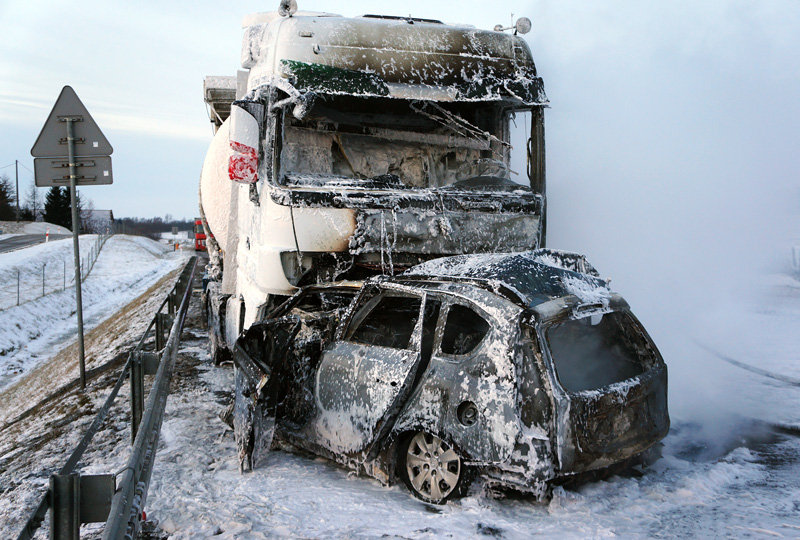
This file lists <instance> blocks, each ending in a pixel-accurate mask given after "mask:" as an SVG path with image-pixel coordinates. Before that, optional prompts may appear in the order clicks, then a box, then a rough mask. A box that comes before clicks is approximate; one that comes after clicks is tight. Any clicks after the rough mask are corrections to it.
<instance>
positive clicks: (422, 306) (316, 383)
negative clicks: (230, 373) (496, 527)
mask: <svg viewBox="0 0 800 540" xmlns="http://www.w3.org/2000/svg"><path fill="white" fill-rule="evenodd" d="M234 362H235V367H236V398H235V414H234V427H235V429H234V431H235V434H236V439H237V443H238V448H239V452H240V463H241V465H242V468H243V469H249V468H251V467H255V466H258V465H259V464H260V463H261V462H262V461H263V459H264V458H265V456H266V455H267V451H268V450H269V449H270V447H271V445H272V444H273V443H279V442H282V443H288V444H289V445H291V446H292V447H295V448H300V449H303V450H305V451H310V452H312V453H314V454H317V455H321V456H324V457H327V458H330V459H332V460H334V461H336V462H339V463H341V464H344V465H346V466H348V467H350V468H352V469H354V470H356V471H358V472H359V473H362V474H366V475H369V476H372V477H375V478H377V479H379V480H380V481H381V482H383V483H386V484H390V483H392V482H394V481H396V480H398V479H399V480H402V481H403V482H405V484H406V485H407V486H408V488H409V490H410V491H411V492H412V493H413V494H414V495H415V496H416V497H418V498H420V499H422V500H424V501H428V502H432V503H442V502H444V501H446V500H447V499H448V498H451V497H455V496H458V495H459V494H462V493H464V490H465V489H466V488H467V486H468V484H469V482H470V480H472V479H473V478H475V476H476V475H477V476H481V477H483V478H484V479H485V481H486V482H487V485H488V486H490V487H491V486H497V487H502V488H512V489H513V490H516V491H522V492H527V493H531V494H533V495H535V496H537V497H540V498H543V497H546V496H547V495H548V493H549V487H550V486H551V485H552V484H553V483H554V482H557V481H559V480H560V479H564V478H569V477H572V476H574V475H577V474H580V473H584V472H587V471H593V470H597V469H603V468H606V467H609V466H611V465H614V464H618V463H621V462H625V461H626V460H629V459H631V458H633V457H634V456H637V455H638V454H640V453H642V452H644V451H645V450H646V449H648V448H649V447H651V446H652V445H654V444H655V443H657V442H658V441H659V440H660V439H662V438H663V437H664V436H665V435H666V433H667V431H668V429H669V416H668V413H667V368H666V366H665V364H664V362H663V360H662V358H661V355H660V353H659V352H658V349H657V348H656V346H655V345H654V344H653V342H652V340H651V339H650V337H649V336H648V334H647V332H646V331H645V329H644V328H643V327H642V325H641V324H640V323H639V321H638V320H637V319H636V317H634V315H633V314H632V313H631V311H630V308H629V306H628V304H627V303H626V302H625V300H624V299H623V298H622V297H621V296H619V295H618V294H616V293H613V292H611V291H610V290H609V288H608V284H607V282H605V281H603V280H602V279H600V278H599V277H598V274H597V272H596V271H595V270H594V268H592V267H591V265H589V264H588V263H587V262H586V260H585V259H584V258H583V257H581V256H578V255H573V254H568V253H563V252H556V251H551V250H545V249H540V250H536V251H531V252H525V253H513V254H489V255H487V254H484V255H458V256H453V257H446V258H442V259H436V260H432V261H428V262H425V263H422V264H420V265H418V266H415V267H413V268H411V269H410V270H408V271H406V272H405V273H404V274H402V275H399V276H395V277H386V276H381V277H375V278H370V279H368V280H366V281H364V282H340V283H333V284H326V285H314V286H308V287H305V288H303V289H302V290H300V291H299V292H298V293H297V294H295V295H294V296H293V297H291V298H290V299H289V300H287V301H286V302H285V303H284V304H282V305H280V306H279V307H277V308H276V309H275V310H274V311H273V312H272V313H270V314H269V315H268V316H266V317H264V318H263V320H261V321H259V322H257V323H255V324H254V325H253V326H252V327H251V328H250V329H249V330H248V331H247V332H246V333H245V334H244V335H243V336H241V337H240V339H239V340H238V342H237V344H236V348H235V353H234ZM273 436H274V438H273Z"/></svg>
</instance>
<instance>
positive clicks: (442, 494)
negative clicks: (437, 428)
mask: <svg viewBox="0 0 800 540" xmlns="http://www.w3.org/2000/svg"><path fill="white" fill-rule="evenodd" d="M399 458H400V459H399V463H398V464H399V468H400V470H399V471H398V472H399V473H400V476H401V478H402V479H403V481H404V482H405V483H406V485H407V486H408V489H409V490H410V491H411V493H412V494H413V495H414V496H415V497H417V498H418V499H422V500H423V501H425V502H429V503H433V504H444V503H445V502H446V501H447V500H448V499H450V498H454V497H459V496H461V495H462V494H463V493H464V492H465V491H466V488H467V487H468V485H467V484H468V481H467V477H468V474H467V471H466V468H465V466H464V464H463V463H462V461H461V457H460V456H459V455H458V453H457V452H456V451H455V449H454V448H453V447H452V446H450V445H448V444H447V443H446V442H444V441H443V440H442V439H440V438H439V437H437V436H436V435H431V434H430V433H426V432H424V431H419V432H417V433H415V434H413V435H412V436H411V437H409V438H408V439H407V441H406V442H405V444H403V445H401V447H400V456H399Z"/></svg>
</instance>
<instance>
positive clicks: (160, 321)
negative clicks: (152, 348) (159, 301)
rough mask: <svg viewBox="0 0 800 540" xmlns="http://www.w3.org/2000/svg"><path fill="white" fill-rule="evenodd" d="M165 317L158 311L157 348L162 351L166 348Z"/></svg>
mask: <svg viewBox="0 0 800 540" xmlns="http://www.w3.org/2000/svg"><path fill="white" fill-rule="evenodd" d="M163 321H164V319H163V317H162V314H161V313H156V350H157V351H160V350H161V349H163V348H164V328H163Z"/></svg>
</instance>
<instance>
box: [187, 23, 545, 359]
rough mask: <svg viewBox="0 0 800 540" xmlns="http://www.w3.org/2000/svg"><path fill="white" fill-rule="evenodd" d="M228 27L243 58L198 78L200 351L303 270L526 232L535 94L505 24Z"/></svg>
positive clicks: (533, 174)
mask: <svg viewBox="0 0 800 540" xmlns="http://www.w3.org/2000/svg"><path fill="white" fill-rule="evenodd" d="M284 15H286V13H284ZM244 27H245V33H244V34H245V35H244V40H243V45H242V66H243V68H245V70H246V71H242V72H240V74H239V77H238V79H237V78H234V77H227V78H225V77H208V78H207V79H206V81H205V98H206V103H207V104H208V106H209V108H210V116H211V119H212V121H213V122H214V124H215V126H216V127H217V128H218V130H217V132H216V135H215V137H214V141H213V142H212V144H211V147H210V148H209V151H208V153H207V156H206V161H205V163H204V166H203V172H202V177H201V182H200V188H201V212H202V215H203V222H204V226H206V227H207V228H208V229H209V232H210V233H213V235H214V240H213V241H211V240H210V241H209V242H208V250H209V255H210V258H211V265H212V271H211V272H210V274H211V276H212V278H213V279H212V282H211V283H210V286H209V305H210V306H212V309H210V328H211V332H212V341H213V343H214V344H215V346H214V348H215V352H216V351H221V350H225V349H230V348H231V347H232V345H233V343H234V342H235V340H236V338H237V337H238V335H239V334H240V333H241V332H242V331H244V330H246V329H247V328H248V327H249V326H250V325H251V324H252V322H253V321H255V320H257V319H259V318H261V317H262V316H263V314H264V313H265V312H267V311H269V310H270V309H271V308H272V307H274V306H275V304H276V302H277V301H279V300H280V299H281V298H283V297H285V296H288V295H291V294H293V292H294V291H295V290H296V288H297V287H300V286H303V285H306V284H310V283H325V282H330V281H334V280H342V279H362V278H364V277H368V276H370V275H375V274H389V275H391V274H395V273H398V272H400V271H402V270H403V269H405V268H408V267H410V266H413V265H415V264H418V263H420V262H422V261H425V260H429V259H432V258H436V257H442V256H448V255H456V254H466V253H490V252H512V251H525V250H530V249H535V248H538V247H543V246H544V241H545V171H544V120H543V118H544V116H543V110H544V107H545V106H546V104H547V100H546V97H545V94H544V90H543V85H542V80H541V78H539V77H538V76H537V73H536V67H535V65H534V62H533V59H532V56H531V52H530V49H529V48H528V45H527V44H526V43H525V41H524V40H523V39H522V38H521V37H520V36H516V35H510V34H505V33H503V32H498V31H487V30H479V29H476V28H474V27H469V26H463V25H462V26H451V25H445V24H443V23H441V22H439V21H431V20H422V19H412V18H398V17H385V16H374V15H365V16H363V17H356V18H345V17H340V16H335V15H330V14H324V13H302V12H297V13H294V14H293V15H292V16H288V17H287V16H281V15H280V14H278V13H265V14H256V15H252V16H249V17H248V18H246V20H245V23H244ZM237 98H238V99H237ZM232 101H233V103H231V102H232ZM511 178H514V180H515V181H512V180H511ZM209 237H210V236H209ZM276 299H277V300H276Z"/></svg>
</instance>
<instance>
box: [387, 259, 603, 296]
mask: <svg viewBox="0 0 800 540" xmlns="http://www.w3.org/2000/svg"><path fill="white" fill-rule="evenodd" d="M399 279H400V280H402V281H434V282H435V281H450V282H460V283H469V284H473V285H476V286H479V287H481V288H488V289H490V290H492V291H493V292H495V293H497V294H500V295H502V296H505V297H506V298H508V299H509V300H511V301H513V302H515V303H517V304H519V305H521V306H523V307H528V308H534V307H535V306H538V305H540V304H542V303H545V302H549V301H551V300H554V299H557V298H562V297H565V296H569V295H574V296H577V297H578V298H579V299H580V300H581V301H582V302H587V303H591V302H600V301H603V300H604V299H608V298H610V296H611V291H610V290H609V288H608V282H607V281H605V280H603V279H601V278H600V277H599V274H598V273H597V270H595V269H594V267H593V266H592V265H591V264H589V263H588V261H586V258H585V257H583V256H582V255H578V254H575V253H569V252H563V251H556V250H549V249H538V250H534V251H526V252H520V253H491V254H474V255H456V256H453V257H443V258H440V259H433V260H430V261H427V262H424V263H422V264H419V265H417V266H414V267H412V268H410V269H409V270H407V271H406V272H404V273H403V274H401V275H400V276H399Z"/></svg>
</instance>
